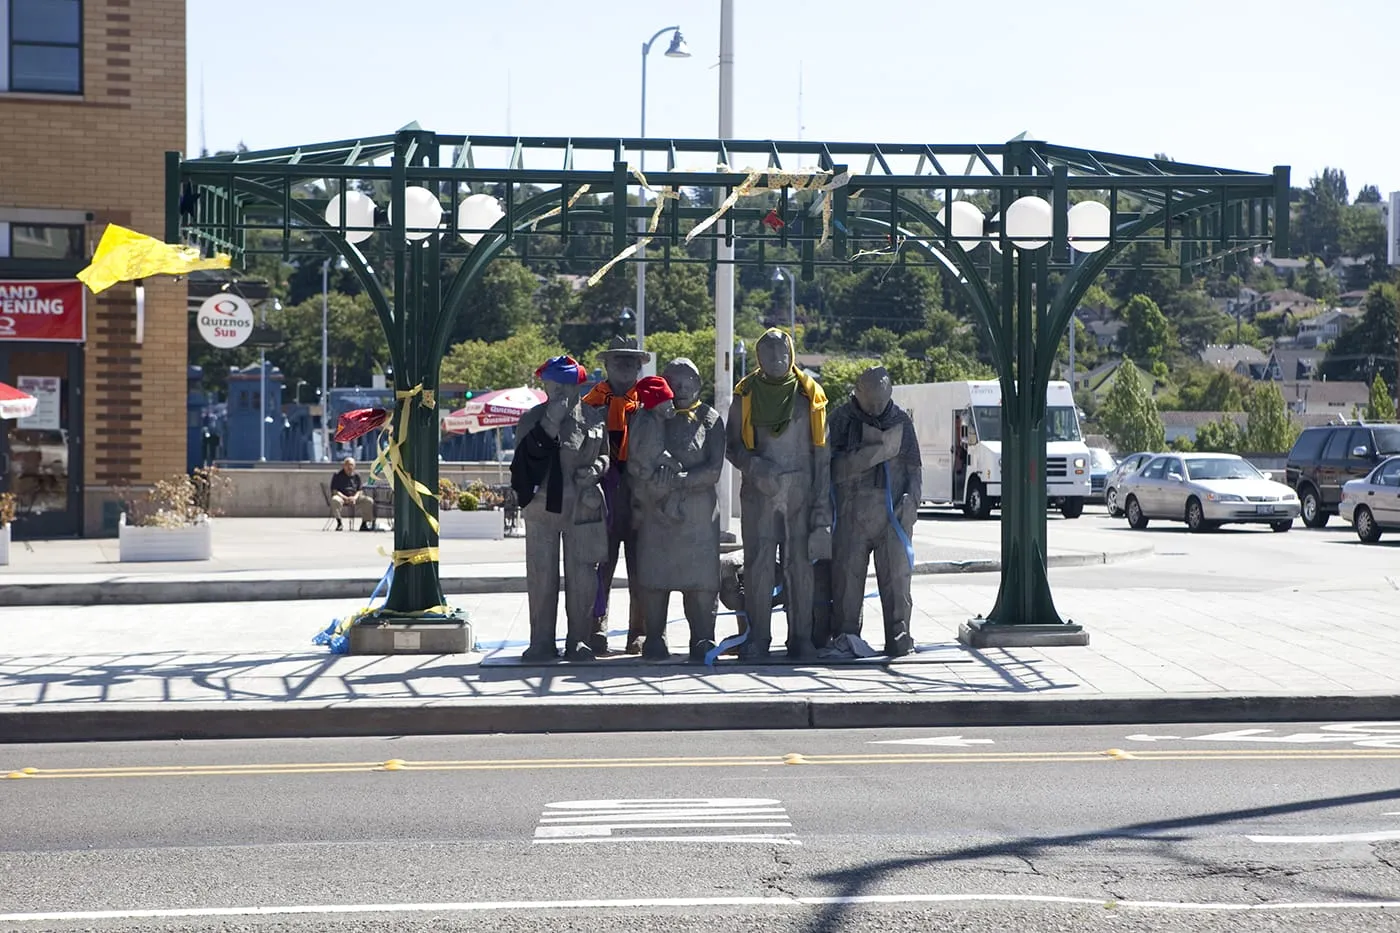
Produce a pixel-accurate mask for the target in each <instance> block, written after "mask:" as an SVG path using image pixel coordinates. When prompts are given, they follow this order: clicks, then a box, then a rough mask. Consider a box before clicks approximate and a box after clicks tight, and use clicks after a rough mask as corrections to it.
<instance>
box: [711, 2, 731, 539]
mask: <svg viewBox="0 0 1400 933" xmlns="http://www.w3.org/2000/svg"><path fill="white" fill-rule="evenodd" d="M719 138H720V139H733V138H734V0H720V5H719ZM716 206H718V205H716ZM720 224H721V225H722V226H724V227H725V228H726V229H728V227H729V224H730V221H729V220H728V219H724V220H721V221H720ZM720 232H721V233H723V232H724V231H720ZM716 259H717V260H718V262H717V264H716V268H715V408H716V409H717V410H718V411H719V413H720V416H721V417H724V418H728V417H729V403H730V402H731V400H732V399H733V398H734V367H733V362H732V357H733V355H734V243H733V241H731V240H730V239H728V238H727V237H725V236H721V237H720V239H719V243H718V252H717V256H716ZM718 491H719V501H720V507H719V527H720V532H721V534H727V533H729V529H730V525H732V524H733V517H734V468H733V467H732V466H731V465H730V463H729V461H728V460H725V461H724V467H723V468H722V469H721V471H720V475H719V490H718ZM731 540H733V539H732V536H731Z"/></svg>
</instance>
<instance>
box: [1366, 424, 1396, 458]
mask: <svg viewBox="0 0 1400 933" xmlns="http://www.w3.org/2000/svg"><path fill="white" fill-rule="evenodd" d="M1372 430H1373V431H1375V434H1376V453H1378V454H1381V455H1382V456H1385V455H1387V454H1400V428H1373V429H1372Z"/></svg>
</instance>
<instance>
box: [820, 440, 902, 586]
mask: <svg viewBox="0 0 1400 933" xmlns="http://www.w3.org/2000/svg"><path fill="white" fill-rule="evenodd" d="M880 465H881V466H882V467H884V468H885V512H886V513H887V514H888V515H889V517H890V524H891V525H893V526H894V533H895V534H897V535H899V543H900V544H902V545H904V556H905V557H907V558H909V569H910V570H913V569H914V542H912V541H910V540H909V536H908V535H907V534H905V533H904V526H903V525H901V524H900V523H899V517H898V516H896V515H895V514H894V493H892V492H890V462H889V461H888V460H886V461H885V462H884V463H882V464H880ZM832 524H833V527H834V526H835V522H833V523H832Z"/></svg>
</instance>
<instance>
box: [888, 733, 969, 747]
mask: <svg viewBox="0 0 1400 933" xmlns="http://www.w3.org/2000/svg"><path fill="white" fill-rule="evenodd" d="M869 744H871V745H950V746H954V747H957V748H962V747H964V746H968V745H992V744H994V743H993V741H992V740H991V739H965V738H963V737H962V736H960V735H935V736H931V737H930V738H927V739H881V740H879V741H877V742H871V743H869Z"/></svg>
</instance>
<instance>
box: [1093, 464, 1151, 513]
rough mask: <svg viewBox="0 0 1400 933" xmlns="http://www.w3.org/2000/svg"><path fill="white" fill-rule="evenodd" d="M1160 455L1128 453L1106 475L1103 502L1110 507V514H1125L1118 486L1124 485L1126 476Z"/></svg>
mask: <svg viewBox="0 0 1400 933" xmlns="http://www.w3.org/2000/svg"><path fill="white" fill-rule="evenodd" d="M1156 456H1160V454H1154V453H1151V452H1150V451H1142V452H1140V453H1135V454H1128V456H1126V457H1124V458H1123V459H1122V460H1119V461H1118V465H1117V466H1115V467H1114V468H1113V472H1112V473H1109V474H1108V476H1106V477H1104V484H1103V504H1104V505H1105V506H1107V507H1108V514H1109V515H1112V516H1113V517H1114V518H1117V517H1118V516H1120V515H1122V514H1123V507H1122V506H1121V505H1119V504H1118V500H1119V496H1118V487H1119V486H1122V485H1123V479H1124V477H1128V476H1132V475H1133V474H1134V473H1136V472H1137V471H1138V470H1141V469H1142V468H1143V467H1145V466H1146V465H1147V462H1148V461H1149V460H1151V459H1152V458H1153V457H1156Z"/></svg>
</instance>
